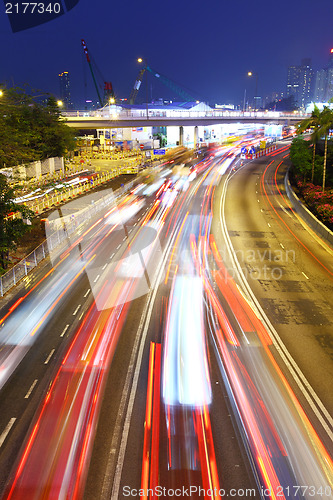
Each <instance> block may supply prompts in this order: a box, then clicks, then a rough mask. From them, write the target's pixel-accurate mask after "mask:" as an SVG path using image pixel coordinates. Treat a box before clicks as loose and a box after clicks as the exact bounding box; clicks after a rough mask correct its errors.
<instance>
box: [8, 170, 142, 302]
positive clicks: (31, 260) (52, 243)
mask: <svg viewBox="0 0 333 500" xmlns="http://www.w3.org/2000/svg"><path fill="white" fill-rule="evenodd" d="M129 170H133V169H131V168H128V169H122V171H121V173H137V170H136V171H135V172H132V171H131V172H129ZM117 175H119V174H118V173H113V172H107V173H106V174H104V175H101V176H100V177H99V179H98V180H97V181H96V182H95V183H94V184H90V183H89V184H88V183H87V185H81V186H77V187H74V188H72V189H70V190H69V191H68V192H67V191H66V192H65V193H61V194H59V195H56V196H52V197H51V196H50V197H49V198H48V199H47V201H46V202H44V201H43V202H39V203H38V204H36V206H35V210H36V209H37V210H36V213H38V210H41V211H43V209H45V208H51V207H52V206H53V205H54V206H56V205H57V204H59V203H62V202H64V201H67V200H68V199H70V198H73V197H75V196H77V195H78V194H82V193H86V192H89V191H90V190H91V189H93V188H95V187H96V186H98V185H100V184H102V183H104V182H106V181H108V180H110V179H112V178H113V177H116V176H117ZM132 185H133V181H131V182H129V183H127V184H126V189H130V188H131V186H132ZM123 191H124V190H123V189H122V188H120V189H118V190H116V191H113V194H112V196H113V197H115V198H117V197H118V196H120V195H121V194H122V193H123ZM108 200H109V198H108V197H103V198H102V199H101V200H97V201H96V202H94V204H91V205H88V206H87V207H86V208H85V209H83V210H81V211H80V212H78V213H77V214H74V215H71V216H70V217H71V218H70V219H69V220H66V231H64V229H63V225H62V224H61V226H60V227H59V228H56V227H54V229H55V230H54V232H53V233H52V234H50V235H48V238H47V240H45V241H44V242H43V243H41V245H39V246H38V247H37V248H35V250H33V251H32V252H31V253H30V254H29V255H27V256H26V257H25V258H24V259H22V260H21V261H20V262H18V263H17V264H15V265H14V266H13V267H12V268H11V269H10V270H9V271H7V272H6V273H5V274H3V275H2V276H0V296H1V297H3V296H4V295H5V293H7V292H8V291H9V290H10V289H11V288H12V287H13V286H15V285H16V284H17V283H18V282H19V281H20V280H21V279H23V278H25V277H26V276H27V275H28V274H29V273H30V272H31V271H32V270H33V269H34V268H35V267H37V265H38V264H39V263H40V262H41V261H42V260H43V259H45V257H47V256H48V255H49V254H50V253H51V252H52V251H53V250H55V249H56V248H57V247H58V246H59V245H61V244H62V243H63V241H64V240H66V239H67V238H68V236H70V235H71V234H73V233H74V232H75V231H77V229H78V228H79V227H80V226H82V225H83V224H85V223H86V222H88V221H89V220H90V219H91V217H93V215H95V214H96V213H97V212H98V211H99V210H102V209H103V208H104V207H105V204H106V203H108ZM30 208H31V210H33V208H32V207H31V206H30ZM61 220H62V219H61Z"/></svg>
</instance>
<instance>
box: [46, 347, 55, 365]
mask: <svg viewBox="0 0 333 500" xmlns="http://www.w3.org/2000/svg"><path fill="white" fill-rule="evenodd" d="M54 353H55V349H52V351H51V352H50V354H49V355H48V357H47V358H46V360H45V361H44V365H47V364H48V362H49V361H50V359H51V358H52V356H53V354H54Z"/></svg>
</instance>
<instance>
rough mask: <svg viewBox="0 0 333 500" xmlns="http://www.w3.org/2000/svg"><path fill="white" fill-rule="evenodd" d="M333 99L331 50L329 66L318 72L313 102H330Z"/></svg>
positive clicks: (332, 56) (331, 52)
mask: <svg viewBox="0 0 333 500" xmlns="http://www.w3.org/2000/svg"><path fill="white" fill-rule="evenodd" d="M332 97H333V49H331V50H330V55H329V59H328V64H327V66H326V67H325V68H323V69H320V70H319V71H317V72H316V78H315V86H314V93H313V100H314V101H315V102H328V101H329V100H330V99H331V98H332Z"/></svg>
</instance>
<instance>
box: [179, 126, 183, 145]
mask: <svg viewBox="0 0 333 500" xmlns="http://www.w3.org/2000/svg"><path fill="white" fill-rule="evenodd" d="M179 146H184V127H179Z"/></svg>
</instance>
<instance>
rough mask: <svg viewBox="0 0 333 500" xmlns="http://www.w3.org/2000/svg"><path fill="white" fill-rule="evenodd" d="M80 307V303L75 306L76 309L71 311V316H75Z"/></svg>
mask: <svg viewBox="0 0 333 500" xmlns="http://www.w3.org/2000/svg"><path fill="white" fill-rule="evenodd" d="M80 307H81V304H79V305H78V306H77V308H76V309H75V311H74V312H73V316H76V313H77V312H78V310H79V309H80Z"/></svg>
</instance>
